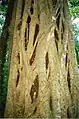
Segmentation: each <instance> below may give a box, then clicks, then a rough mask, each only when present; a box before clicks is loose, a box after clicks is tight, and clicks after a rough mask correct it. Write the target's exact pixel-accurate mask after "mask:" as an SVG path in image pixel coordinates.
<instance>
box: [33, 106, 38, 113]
mask: <svg viewBox="0 0 79 119" xmlns="http://www.w3.org/2000/svg"><path fill="white" fill-rule="evenodd" d="M36 111H37V107H35V109H34V111H33V115H34V114H35V113H36Z"/></svg>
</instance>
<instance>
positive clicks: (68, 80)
mask: <svg viewBox="0 0 79 119" xmlns="http://www.w3.org/2000/svg"><path fill="white" fill-rule="evenodd" d="M70 80H71V78H70V73H69V69H68V74H67V82H68V88H69V92H70V93H71V82H70Z"/></svg>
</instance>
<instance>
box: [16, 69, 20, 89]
mask: <svg viewBox="0 0 79 119" xmlns="http://www.w3.org/2000/svg"><path fill="white" fill-rule="evenodd" d="M19 78H20V72H19V70H17V79H16V87H17V86H18V83H19Z"/></svg>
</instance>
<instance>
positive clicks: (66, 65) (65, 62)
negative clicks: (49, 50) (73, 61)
mask: <svg viewBox="0 0 79 119" xmlns="http://www.w3.org/2000/svg"><path fill="white" fill-rule="evenodd" d="M67 59H68V53H66V59H65V67H67Z"/></svg>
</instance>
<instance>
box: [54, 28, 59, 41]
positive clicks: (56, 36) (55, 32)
mask: <svg viewBox="0 0 79 119" xmlns="http://www.w3.org/2000/svg"><path fill="white" fill-rule="evenodd" d="M54 36H55V38H56V39H57V40H59V37H58V33H57V30H56V29H54Z"/></svg>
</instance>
